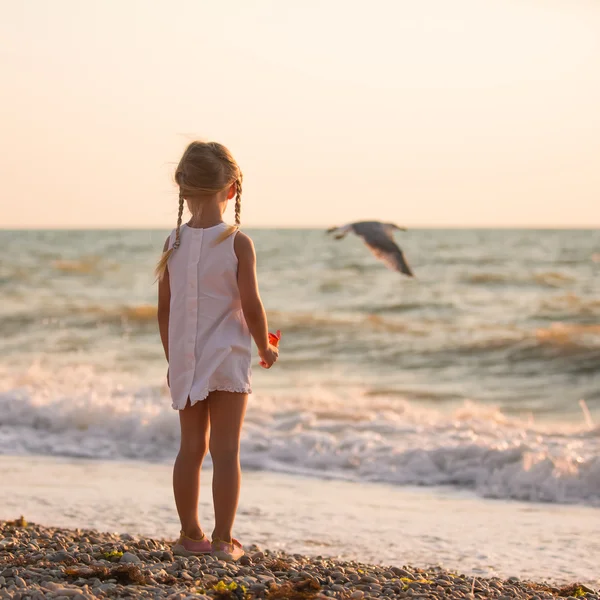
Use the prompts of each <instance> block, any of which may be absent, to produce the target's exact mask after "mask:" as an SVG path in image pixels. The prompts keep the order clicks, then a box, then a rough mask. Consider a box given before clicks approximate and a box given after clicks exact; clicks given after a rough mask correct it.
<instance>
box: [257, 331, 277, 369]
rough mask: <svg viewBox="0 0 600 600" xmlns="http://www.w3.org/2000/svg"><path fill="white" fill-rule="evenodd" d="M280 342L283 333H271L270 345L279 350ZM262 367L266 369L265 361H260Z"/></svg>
mask: <svg viewBox="0 0 600 600" xmlns="http://www.w3.org/2000/svg"><path fill="white" fill-rule="evenodd" d="M279 340H281V331H280V330H279V329H278V330H277V331H276V332H275V333H271V332H270V331H269V344H271V346H275V348H279ZM259 364H260V366H261V367H264V366H265V363H263V361H262V360H261V361H260V363H259Z"/></svg>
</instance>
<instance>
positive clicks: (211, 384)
mask: <svg viewBox="0 0 600 600" xmlns="http://www.w3.org/2000/svg"><path fill="white" fill-rule="evenodd" d="M227 228H228V225H226V224H225V223H220V224H218V225H215V226H214V227H208V228H205V229H203V228H193V227H189V226H188V225H182V227H181V230H180V245H179V247H178V249H177V252H174V253H173V254H172V256H171V257H170V259H169V283H170V287H171V305H170V319H169V348H170V360H169V362H170V364H171V370H170V373H169V379H170V386H171V397H172V400H173V407H174V408H178V409H180V410H181V409H183V408H184V407H185V404H186V402H187V399H188V396H189V399H190V402H191V403H192V404H194V403H195V402H197V401H199V400H203V399H204V398H206V396H207V395H208V394H209V393H210V392H212V391H217V390H221V391H229V392H240V393H249V392H250V347H251V339H250V333H249V331H248V327H247V325H246V321H245V319H244V315H243V312H242V305H241V301H240V293H239V288H238V282H237V270H238V259H237V256H236V254H235V250H234V241H235V237H236V235H235V234H233V235H229V236H227V237H225V239H222V238H223V236H224V234H225V233H226V231H227ZM175 238H176V234H175V230H174V231H173V233H172V234H171V237H170V239H169V247H171V246H172V245H173V244H174V243H175Z"/></svg>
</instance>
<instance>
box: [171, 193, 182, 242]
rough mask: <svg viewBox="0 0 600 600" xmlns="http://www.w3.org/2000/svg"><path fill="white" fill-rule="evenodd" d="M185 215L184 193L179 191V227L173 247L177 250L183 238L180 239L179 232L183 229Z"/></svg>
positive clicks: (176, 230)
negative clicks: (182, 221)
mask: <svg viewBox="0 0 600 600" xmlns="http://www.w3.org/2000/svg"><path fill="white" fill-rule="evenodd" d="M182 217H183V194H182V193H181V191H180V192H179V212H178V213H177V228H176V229H175V242H174V243H173V249H174V250H177V248H179V244H181V240H180V239H179V232H180V230H181V220H182Z"/></svg>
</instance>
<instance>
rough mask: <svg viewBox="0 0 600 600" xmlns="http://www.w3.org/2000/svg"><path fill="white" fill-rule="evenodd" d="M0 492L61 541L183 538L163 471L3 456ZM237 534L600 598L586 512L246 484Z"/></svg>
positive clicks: (2, 508)
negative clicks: (73, 534) (78, 535)
mask: <svg viewBox="0 0 600 600" xmlns="http://www.w3.org/2000/svg"><path fill="white" fill-rule="evenodd" d="M210 476H211V472H210V470H206V471H205V470H203V471H202V482H203V483H202V485H203V488H202V490H203V491H202V493H201V498H200V507H199V510H200V516H201V522H202V523H203V524H204V526H205V528H206V529H208V530H209V531H210V524H211V522H212V519H213V507H212V498H211V495H210ZM0 481H1V482H2V485H0V519H5V520H7V519H13V518H15V516H18V515H20V514H24V515H26V517H28V519H29V520H31V521H33V522H36V523H44V524H46V523H47V524H52V525H53V526H58V527H64V528H66V529H70V528H73V527H81V528H82V529H87V530H96V531H112V532H119V533H122V534H125V533H128V534H132V535H137V536H141V537H143V538H152V539H170V538H171V537H174V536H176V535H177V533H178V531H179V522H178V519H177V513H176V511H175V507H174V504H173V497H172V489H171V467H170V466H168V465H157V464H149V463H140V462H128V463H123V462H115V461H102V460H94V461H90V460H83V459H68V458H63V459H56V458H53V457H41V456H30V457H23V456H6V455H5V456H0ZM235 534H236V537H238V538H239V539H240V540H241V541H242V543H244V545H245V546H250V545H251V544H253V543H254V544H258V545H259V546H261V547H263V548H270V549H272V550H277V551H279V550H281V551H286V552H287V553H288V554H289V553H292V554H293V553H299V554H304V555H310V556H315V555H322V556H334V557H338V558H340V559H343V560H355V561H358V562H361V563H364V564H381V563H383V564H392V565H393V564H413V565H422V566H437V565H442V566H443V567H444V568H446V569H450V570H453V571H457V572H461V573H465V574H466V575H467V576H469V577H476V578H479V577H487V578H490V577H500V578H504V579H507V578H510V577H513V576H514V577H518V578H521V579H525V578H527V579H532V580H537V581H542V580H546V581H549V582H551V583H552V584H553V585H555V586H561V585H566V584H568V583H571V582H573V581H579V582H583V583H584V584H586V585H588V586H589V587H590V588H593V589H596V588H598V587H600V579H599V577H598V570H597V556H598V553H599V552H600V542H599V541H598V540H600V522H599V521H598V509H593V508H589V507H577V506H563V505H539V504H538V505H536V504H532V503H519V502H504V501H501V500H485V499H481V498H478V497H474V496H473V495H469V494H466V493H456V492H455V491H452V490H449V489H431V488H402V487H394V486H389V485H381V484H375V483H370V484H362V485H357V484H355V483H350V482H341V481H324V480H316V479H310V478H306V477H302V476H289V475H283V474H278V473H271V472H246V473H245V474H244V479H243V485H242V495H241V499H240V507H239V510H238V515H237V518H236V526H235Z"/></svg>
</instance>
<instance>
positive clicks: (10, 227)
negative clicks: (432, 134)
mask: <svg viewBox="0 0 600 600" xmlns="http://www.w3.org/2000/svg"><path fill="white" fill-rule="evenodd" d="M329 227H331V225H249V226H247V227H244V229H266V230H282V229H289V230H321V229H328V228H329ZM406 228H407V229H425V230H427V229H433V230H437V229H440V230H441V229H456V230H461V229H482V230H485V229H490V230H493V229H523V230H525V229H528V230H536V229H538V230H539V229H542V230H544V229H545V230H551V231H563V230H582V231H585V230H588V231H592V230H595V229H600V223H598V224H593V225H590V224H585V225H584V224H568V225H509V224H508V225H507V224H501V225H460V224H448V225H425V224H414V225H406ZM171 229H173V227H172V226H168V225H165V226H160V225H148V226H129V225H93V226H92V225H35V226H33V227H24V226H18V225H17V226H13V225H8V226H5V225H0V231H169V230H171Z"/></svg>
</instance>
